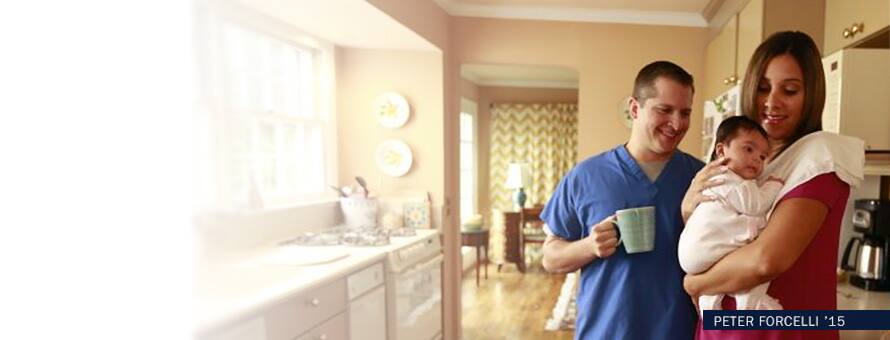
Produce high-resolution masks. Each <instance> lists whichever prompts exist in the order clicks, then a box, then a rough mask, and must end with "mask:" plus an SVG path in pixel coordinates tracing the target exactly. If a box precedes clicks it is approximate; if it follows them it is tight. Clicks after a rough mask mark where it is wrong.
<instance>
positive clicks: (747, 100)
mask: <svg viewBox="0 0 890 340" xmlns="http://www.w3.org/2000/svg"><path fill="white" fill-rule="evenodd" d="M741 100H742V112H743V113H745V114H746V115H747V116H748V117H749V118H751V119H753V120H755V121H757V122H759V123H760V124H761V126H763V128H764V129H765V130H766V132H767V135H768V137H769V140H770V146H771V147H772V151H771V154H770V163H769V164H768V165H767V167H766V168H765V170H764V171H763V175H762V176H764V178H765V176H776V177H779V178H783V179H785V180H786V184H785V186H784V187H783V188H782V190H781V191H780V193H779V199H777V200H776V201H777V203H776V204H775V205H774V208H773V210H772V212H771V214H770V216H769V221H768V223H767V226H766V228H765V229H764V230H763V232H762V233H761V234H760V236H759V237H758V238H757V239H756V240H754V241H753V242H751V243H750V244H748V245H746V246H743V247H741V248H739V249H737V250H736V251H734V252H732V253H730V254H728V255H727V256H726V257H724V258H723V259H721V260H720V261H718V262H717V263H716V264H714V266H713V267H711V268H710V269H709V270H708V271H706V272H704V273H701V274H698V275H687V276H686V279H685V280H684V288H685V289H686V292H687V293H689V295H690V296H691V297H692V299H693V301H697V300H698V296H700V295H703V294H726V293H733V292H738V291H744V290H748V289H751V288H753V287H755V286H757V285H759V284H761V283H764V282H768V281H772V283H771V284H770V288H769V291H768V294H769V295H770V296H772V297H774V298H776V299H778V300H779V303H781V304H782V306H783V307H784V309H788V310H802V309H817V310H818V309H822V310H825V309H829V310H830V309H836V308H837V301H836V282H837V281H836V276H835V275H836V274H835V268H836V266H837V246H838V235H839V231H840V225H841V219H842V218H843V215H844V208H845V207H846V203H847V198H848V197H849V193H850V186H851V185H852V186H856V185H858V183H859V181H860V180H861V179H862V160H863V158H864V148H863V146H862V142H861V141H859V140H856V139H853V138H849V137H843V136H838V135H835V134H831V133H827V132H821V130H822V124H821V122H822V108H823V106H824V102H825V79H824V75H823V71H822V61H821V58H820V55H819V50H818V48H817V47H816V44H815V43H813V40H812V39H811V38H810V37H809V36H807V35H806V34H804V33H801V32H779V33H776V34H773V35H772V36H770V37H769V38H768V39H767V40H765V41H764V42H763V43H762V44H761V45H760V46H759V47H758V48H757V50H756V51H755V52H754V55H753V56H752V58H751V62H750V64H749V65H748V70H747V72H746V76H745V79H744V83H743V84H742V98H741ZM723 164H725V160H723V161H722V162H721V161H720V160H718V161H715V162H713V163H711V164H709V165H707V166H706V167H705V168H704V169H702V170H701V171H700V172H699V173H698V174H697V175H696V178H695V179H694V180H693V182H692V185H691V186H690V188H689V191H688V192H687V194H686V197H685V198H684V199H683V204H682V213H683V216H684V218H688V217H689V215H690V214H691V213H692V211H693V210H694V208H695V206H696V205H698V203H700V202H702V201H705V200H709V199H711V198H709V197H707V196H704V195H703V194H702V190H704V189H705V188H707V187H709V186H713V185H715V184H718V183H714V182H713V181H711V182H709V179H710V178H711V177H712V176H714V175H715V174H718V173H721V172H723V171H725V170H723V169H722V165H723ZM723 309H735V301H733V300H732V299H731V298H730V297H727V298H725V299H724V301H723ZM696 338H698V339H837V338H838V332H837V331H810V330H781V331H780V330H727V331H716V330H710V331H705V330H703V329H702V325H701V322H699V329H698V331H697V332H696Z"/></svg>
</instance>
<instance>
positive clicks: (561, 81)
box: [460, 64, 578, 89]
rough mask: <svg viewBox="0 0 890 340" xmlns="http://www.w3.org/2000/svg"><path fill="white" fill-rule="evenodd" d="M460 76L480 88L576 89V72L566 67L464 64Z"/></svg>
mask: <svg viewBox="0 0 890 340" xmlns="http://www.w3.org/2000/svg"><path fill="white" fill-rule="evenodd" d="M460 75H461V77H462V78H464V79H466V80H469V81H470V82H472V83H474V84H476V85H482V86H508V87H538V88H559V89H577V88H578V71H576V70H574V69H571V68H568V67H557V66H527V65H495V64H464V65H461V68H460Z"/></svg>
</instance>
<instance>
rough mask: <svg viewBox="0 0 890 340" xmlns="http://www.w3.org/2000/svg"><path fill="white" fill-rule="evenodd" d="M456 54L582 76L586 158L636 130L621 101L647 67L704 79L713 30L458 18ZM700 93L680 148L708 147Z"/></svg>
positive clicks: (582, 151) (581, 138)
mask: <svg viewBox="0 0 890 340" xmlns="http://www.w3.org/2000/svg"><path fill="white" fill-rule="evenodd" d="M454 20H455V23H454V26H455V27H454V36H453V37H452V39H453V41H454V42H455V51H456V52H457V53H458V57H459V58H460V60H461V62H463V63H495V64H526V65H553V66H566V67H571V68H574V69H576V70H578V73H579V78H580V79H579V87H580V88H579V93H578V106H579V117H578V118H579V119H578V124H579V126H578V158H579V160H583V159H585V158H587V157H589V156H592V155H594V154H597V153H599V152H602V151H605V150H607V149H609V148H612V147H614V146H615V145H618V144H620V143H623V142H624V141H626V139H627V138H628V137H629V136H630V130H628V129H627V128H625V127H624V125H623V124H622V123H621V120H620V119H619V114H618V105H619V102H620V100H621V99H622V98H624V97H625V96H627V95H629V94H630V92H631V90H632V87H633V79H634V77H635V76H636V73H637V72H638V71H639V69H640V68H641V67H642V66H643V65H645V64H647V63H649V62H651V61H654V60H658V59H666V60H671V61H673V62H676V63H677V64H679V65H680V66H683V67H684V68H685V69H686V70H687V71H689V73H691V74H692V75H693V76H696V77H697V78H701V79H703V77H702V71H703V65H704V51H705V45H706V43H707V30H706V29H705V28H686V27H668V26H650V25H622V24H596V23H570V22H548V21H528V20H508V19H479V18H463V17H460V18H454ZM702 103H703V98H702V97H701V96H696V98H695V101H694V103H693V110H696V111H695V112H693V120H692V125H691V126H690V128H689V131H690V132H689V133H687V134H686V138H685V139H684V140H683V142H682V143H681V144H680V148H681V149H683V150H686V151H690V152H696V151H697V150H699V149H700V144H701V136H700V133H698V131H701V112H698V111H697V110H700V108H701V107H703V106H702V105H703V104H702Z"/></svg>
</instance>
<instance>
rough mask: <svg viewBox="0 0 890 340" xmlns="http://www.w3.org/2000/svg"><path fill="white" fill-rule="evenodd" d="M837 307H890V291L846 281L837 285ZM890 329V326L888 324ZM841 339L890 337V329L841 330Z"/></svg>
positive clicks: (855, 339)
mask: <svg viewBox="0 0 890 340" xmlns="http://www.w3.org/2000/svg"><path fill="white" fill-rule="evenodd" d="M837 309H839V310H845V309H849V310H868V309H885V310H886V309H890V292H875V291H868V290H865V289H862V288H859V287H856V286H852V285H850V284H849V283H847V282H846V281H844V282H839V283H838V285H837ZM888 329H890V326H888ZM840 334H841V339H849V340H858V339H863V340H864V339H870V340H873V339H890V331H864V330H856V331H840Z"/></svg>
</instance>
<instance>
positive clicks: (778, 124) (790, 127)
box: [756, 54, 805, 144]
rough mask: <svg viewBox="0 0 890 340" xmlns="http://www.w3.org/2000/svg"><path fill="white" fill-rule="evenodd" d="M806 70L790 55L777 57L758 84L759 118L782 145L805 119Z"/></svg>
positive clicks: (771, 135)
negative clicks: (804, 75)
mask: <svg viewBox="0 0 890 340" xmlns="http://www.w3.org/2000/svg"><path fill="white" fill-rule="evenodd" d="M803 80H804V79H803V72H802V71H801V69H800V65H798V63H797V61H796V60H795V59H794V57H792V56H791V55H789V54H782V55H779V56H776V57H775V58H773V59H772V60H770V61H769V63H768V64H767V66H766V71H765V72H764V73H763V77H762V78H760V82H759V83H758V85H757V97H756V98H757V111H758V112H757V117H758V120H759V122H760V125H761V126H763V129H764V130H766V133H767V135H769V138H770V140H773V141H776V142H779V144H782V143H783V142H784V141H785V140H786V139H787V138H788V137H790V136H791V134H792V133H793V132H794V130H795V129H796V128H797V126H798V125H799V124H800V123H801V120H802V119H803V117H802V116H803V100H804V94H805V93H804V85H803V84H804V83H803Z"/></svg>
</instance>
